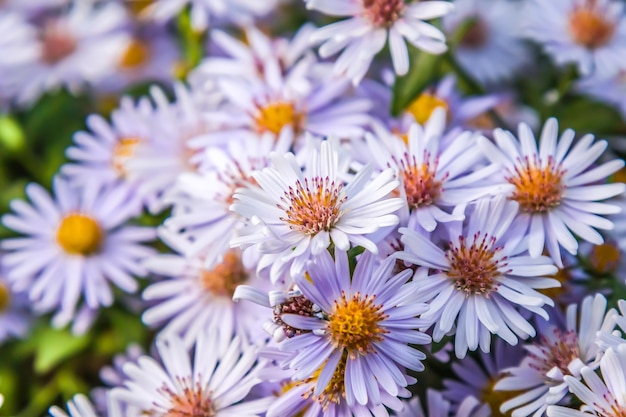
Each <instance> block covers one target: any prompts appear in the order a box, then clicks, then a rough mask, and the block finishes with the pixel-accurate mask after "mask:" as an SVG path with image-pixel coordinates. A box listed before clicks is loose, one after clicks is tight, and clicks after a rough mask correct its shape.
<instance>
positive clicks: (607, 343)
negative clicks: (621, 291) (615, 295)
mask: <svg viewBox="0 0 626 417" xmlns="http://www.w3.org/2000/svg"><path fill="white" fill-rule="evenodd" d="M617 307H618V310H619V311H610V312H609V314H608V315H607V318H606V320H611V322H612V323H613V325H610V326H607V327H605V328H603V329H600V331H599V333H598V345H599V346H600V347H601V348H602V350H606V349H608V348H609V347H617V346H619V345H621V344H623V343H626V336H625V335H626V300H618V301H617ZM616 327H617V328H618V329H616Z"/></svg>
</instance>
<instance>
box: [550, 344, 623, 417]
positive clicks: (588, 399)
mask: <svg viewBox="0 0 626 417" xmlns="http://www.w3.org/2000/svg"><path fill="white" fill-rule="evenodd" d="M600 372H601V373H602V377H601V378H600V376H598V374H597V373H596V371H595V369H594V368H591V367H584V368H583V369H582V370H581V372H580V373H581V375H582V378H583V380H584V383H583V382H582V381H581V380H580V379H579V378H574V377H571V376H566V377H565V382H566V384H567V386H568V387H569V391H570V392H571V393H572V394H574V395H576V397H578V399H579V400H580V401H581V402H582V403H583V405H582V406H581V409H580V411H577V410H574V409H572V408H568V407H562V406H556V405H552V406H550V407H548V410H547V415H548V417H590V416H602V417H623V416H624V413H625V412H626V411H625V410H626V385H625V384H624V381H626V345H620V346H617V347H615V348H611V349H609V350H608V351H607V352H606V353H605V354H604V356H602V359H601V360H600Z"/></svg>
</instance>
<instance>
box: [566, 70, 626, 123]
mask: <svg viewBox="0 0 626 417" xmlns="http://www.w3.org/2000/svg"><path fill="white" fill-rule="evenodd" d="M575 89H576V91H578V92H580V93H581V94H585V95H587V96H589V97H591V98H593V99H595V100H598V101H600V102H603V103H606V104H608V105H610V106H614V107H615V108H616V109H617V110H618V111H619V112H620V113H621V114H622V117H623V118H626V69H625V70H622V71H620V72H618V73H617V74H615V75H614V76H612V77H588V78H585V79H583V80H581V81H578V82H577V83H576V86H575Z"/></svg>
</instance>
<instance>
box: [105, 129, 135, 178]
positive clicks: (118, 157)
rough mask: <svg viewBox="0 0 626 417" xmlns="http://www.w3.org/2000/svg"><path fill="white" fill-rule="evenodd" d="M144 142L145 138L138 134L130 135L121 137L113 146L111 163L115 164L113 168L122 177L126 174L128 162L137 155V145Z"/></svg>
mask: <svg viewBox="0 0 626 417" xmlns="http://www.w3.org/2000/svg"><path fill="white" fill-rule="evenodd" d="M142 142H143V139H141V138H139V137H136V136H130V137H125V138H120V140H119V141H118V142H117V143H116V144H115V146H114V147H113V155H112V158H111V163H112V164H113V169H114V170H115V172H117V173H118V175H119V176H120V177H125V176H126V173H127V172H126V163H127V162H128V161H129V160H130V159H131V158H132V157H133V156H134V155H135V151H136V150H137V147H138V146H139V145H140V144H141V143H142Z"/></svg>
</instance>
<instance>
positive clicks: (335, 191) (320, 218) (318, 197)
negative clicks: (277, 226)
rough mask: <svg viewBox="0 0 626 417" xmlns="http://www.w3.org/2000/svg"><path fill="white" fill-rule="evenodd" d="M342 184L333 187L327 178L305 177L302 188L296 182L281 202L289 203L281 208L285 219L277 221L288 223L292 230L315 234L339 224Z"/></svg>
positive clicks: (299, 183)
mask: <svg viewBox="0 0 626 417" xmlns="http://www.w3.org/2000/svg"><path fill="white" fill-rule="evenodd" d="M342 188H343V185H342V184H335V182H334V181H331V180H330V179H329V178H328V177H326V178H324V179H322V178H319V177H315V178H313V179H311V180H310V183H309V179H308V178H305V179H304V185H303V184H302V183H301V182H300V181H298V182H296V185H295V188H293V187H289V191H286V192H285V196H284V198H283V201H285V202H286V203H288V204H289V207H287V208H284V207H283V206H280V205H279V208H281V209H283V210H284V211H285V215H286V216H285V217H281V218H280V220H282V221H284V222H286V223H288V224H289V227H290V228H291V229H292V230H297V231H299V232H301V233H305V234H309V235H315V234H317V233H319V232H321V231H322V230H326V231H330V229H331V228H332V227H333V226H334V225H335V223H337V221H339V218H340V217H341V214H342V212H341V211H340V208H341V205H342V204H343V201H344V200H345V198H344V197H342V196H341V190H342Z"/></svg>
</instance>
